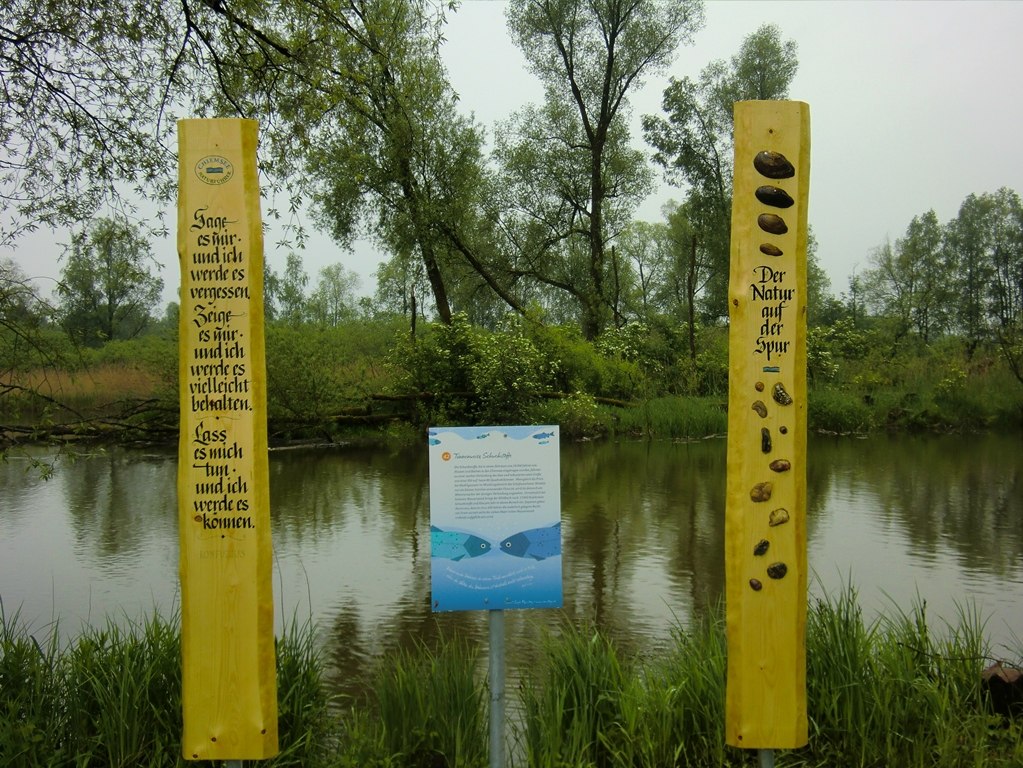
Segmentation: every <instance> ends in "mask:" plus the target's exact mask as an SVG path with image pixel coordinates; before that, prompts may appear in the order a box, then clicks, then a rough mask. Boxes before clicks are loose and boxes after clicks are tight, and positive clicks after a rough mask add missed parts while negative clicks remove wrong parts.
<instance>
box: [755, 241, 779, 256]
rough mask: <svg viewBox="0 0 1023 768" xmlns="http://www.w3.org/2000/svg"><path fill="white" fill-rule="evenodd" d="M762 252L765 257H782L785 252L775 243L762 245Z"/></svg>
mask: <svg viewBox="0 0 1023 768" xmlns="http://www.w3.org/2000/svg"><path fill="white" fill-rule="evenodd" d="M760 252H761V253H762V254H764V255H765V256H781V255H782V254H784V253H785V252H784V251H783V250H782V249H781V248H779V247H778V246H777V245H774V244H773V243H761V244H760Z"/></svg>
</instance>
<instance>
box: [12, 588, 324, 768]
mask: <svg viewBox="0 0 1023 768" xmlns="http://www.w3.org/2000/svg"><path fill="white" fill-rule="evenodd" d="M51 629H52V631H51V632H50V633H49V636H50V639H49V640H47V641H46V642H45V643H39V642H38V641H37V640H36V638H35V636H34V635H33V634H32V633H31V632H30V631H29V629H28V628H27V627H25V626H24V625H23V624H22V623H21V622H20V621H19V618H18V615H17V614H15V615H13V616H8V615H6V614H5V613H4V612H3V606H2V604H0V766H4V768H7V767H8V766H10V768H21V767H22V766H24V768H35V767H36V766H76V767H78V766H109V767H111V768H114V767H116V768H140V767H147V768H148V767H153V768H156V767H158V766H184V765H213V763H209V762H199V763H186V762H185V761H184V760H183V759H182V758H181V757H180V756H179V755H180V752H181V748H180V741H181V728H182V714H181V645H180V632H179V627H178V623H177V620H176V618H175V619H170V620H168V619H164V618H161V617H159V616H153V617H151V618H149V619H147V620H146V621H145V622H144V623H142V624H131V623H128V624H127V625H126V626H125V625H123V623H122V624H115V623H114V622H107V624H106V626H104V627H102V628H98V629H97V628H89V629H86V630H85V631H84V632H83V633H82V634H81V635H79V636H78V637H76V638H75V639H74V640H71V641H69V642H68V643H67V644H66V645H64V646H61V645H59V642H58V640H57V639H56V638H57V637H58V636H59V633H58V632H57V630H56V627H53V628H51ZM312 637H313V635H312V631H311V626H309V625H302V626H300V625H292V626H290V627H289V628H287V629H286V631H285V633H284V634H283V635H282V636H281V637H280V638H278V642H277V669H278V712H279V732H280V747H281V753H280V755H279V756H278V757H276V758H275V759H273V760H269V761H266V762H265V763H264V765H267V766H274V767H276V766H306V765H324V764H325V763H323V762H322V760H323V759H324V757H325V756H326V755H327V754H328V753H329V751H330V750H331V749H332V742H333V736H334V733H333V729H334V725H333V723H332V720H331V717H330V716H329V715H328V709H329V695H328V693H327V691H326V688H325V687H324V685H323V683H322V676H321V671H322V664H321V662H320V660H319V658H318V656H317V655H316V653H315V652H314V649H313V640H312Z"/></svg>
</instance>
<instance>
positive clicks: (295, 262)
mask: <svg viewBox="0 0 1023 768" xmlns="http://www.w3.org/2000/svg"><path fill="white" fill-rule="evenodd" d="M308 285H309V274H308V273H307V272H306V271H305V267H304V266H303V265H302V257H301V256H300V255H299V254H297V253H295V252H294V251H292V252H290V253H289V254H288V256H287V259H286V261H285V264H284V272H283V273H281V275H280V276H276V275H275V276H274V277H273V279H272V280H271V281H270V282H269V283H268V284H267V288H269V289H270V293H269V295H268V297H267V299H268V301H267V304H268V305H270V306H272V307H273V308H274V311H273V315H274V319H276V320H279V321H280V322H282V323H285V324H286V325H299V324H300V323H303V322H305V320H306V319H307V318H308V302H309V299H308V297H307V296H306V287H307V286H308Z"/></svg>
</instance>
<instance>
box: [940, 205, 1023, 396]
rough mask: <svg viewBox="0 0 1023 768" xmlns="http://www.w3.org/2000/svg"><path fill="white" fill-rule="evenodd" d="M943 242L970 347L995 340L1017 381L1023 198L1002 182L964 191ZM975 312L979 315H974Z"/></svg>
mask: <svg viewBox="0 0 1023 768" xmlns="http://www.w3.org/2000/svg"><path fill="white" fill-rule="evenodd" d="M948 242H949V247H950V248H951V250H952V253H953V258H954V259H955V263H956V264H957V266H958V269H957V278H958V279H957V281H956V282H955V287H956V302H955V304H956V308H957V310H958V313H957V314H958V318H959V321H960V324H961V326H962V327H963V328H964V330H965V334H966V337H967V342H968V349H969V351H970V352H971V353H972V352H973V351H974V350H975V348H976V345H977V344H978V343H979V342H980V341H981V340H983V339H984V338H990V339H992V340H993V341H995V342H996V343H997V344H998V346H999V348H1000V349H1001V351H1002V353H1003V356H1004V357H1005V359H1006V362H1007V363H1008V364H1009V366H1010V368H1011V369H1012V371H1013V373H1014V375H1015V376H1016V378H1017V379H1019V380H1020V382H1023V204H1021V203H1020V197H1019V194H1018V193H1017V192H1015V191H1013V190H1011V189H1008V188H1006V187H1003V188H1001V189H999V190H998V191H997V192H995V193H993V194H983V195H970V196H968V197H967V198H966V200H964V201H963V204H962V206H961V207H960V209H959V215H958V216H957V217H956V218H955V219H953V220H952V221H951V222H949V225H948ZM978 316H979V317H978Z"/></svg>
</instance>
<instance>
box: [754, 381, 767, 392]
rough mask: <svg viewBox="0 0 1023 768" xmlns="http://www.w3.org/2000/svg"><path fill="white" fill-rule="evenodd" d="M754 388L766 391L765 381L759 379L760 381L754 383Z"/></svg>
mask: <svg viewBox="0 0 1023 768" xmlns="http://www.w3.org/2000/svg"><path fill="white" fill-rule="evenodd" d="M753 388H754V389H755V390H756V391H757V392H763V391H764V382H762V381H758V382H757V383H756V384H754V385H753Z"/></svg>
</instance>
